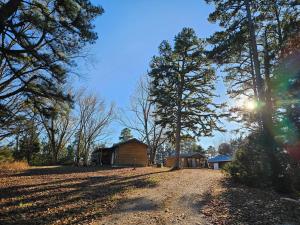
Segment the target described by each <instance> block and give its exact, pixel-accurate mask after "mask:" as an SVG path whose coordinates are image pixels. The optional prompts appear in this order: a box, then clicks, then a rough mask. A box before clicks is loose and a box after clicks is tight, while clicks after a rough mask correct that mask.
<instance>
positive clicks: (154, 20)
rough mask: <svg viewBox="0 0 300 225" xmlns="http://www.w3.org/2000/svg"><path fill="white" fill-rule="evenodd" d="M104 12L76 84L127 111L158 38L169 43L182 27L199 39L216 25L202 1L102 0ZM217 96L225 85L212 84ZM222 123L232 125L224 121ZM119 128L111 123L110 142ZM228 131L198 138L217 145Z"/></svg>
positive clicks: (116, 124) (159, 40) (208, 7)
mask: <svg viewBox="0 0 300 225" xmlns="http://www.w3.org/2000/svg"><path fill="white" fill-rule="evenodd" d="M93 2H94V3H95V4H100V5H101V6H102V7H103V8H104V10H105V13H104V14H103V15H102V16H100V17H98V18H97V19H96V21H95V26H96V27H95V30H96V32H97V33H98V35H99V39H98V40H97V42H96V44H94V45H92V46H90V47H89V48H88V51H89V54H90V56H89V57H88V58H87V60H86V61H87V63H84V64H82V65H81V66H80V69H79V73H81V74H82V76H81V77H80V78H78V79H77V80H76V81H75V83H76V86H82V87H87V88H88V90H89V91H91V92H94V93H96V94H97V95H99V96H101V97H102V98H105V99H106V101H107V102H114V103H115V104H116V105H117V107H120V108H123V109H126V108H128V106H129V102H130V96H131V95H132V94H133V92H134V90H135V88H136V85H137V82H138V80H139V79H140V77H141V76H142V75H144V74H146V72H147V70H148V68H149V62H150V60H151V57H152V56H154V55H155V54H157V49H158V46H159V44H160V43H161V41H162V40H169V41H172V40H173V38H174V36H175V35H176V34H177V33H179V32H180V31H181V29H182V28H183V27H191V28H193V29H194V30H195V31H196V33H197V35H198V36H199V37H201V38H206V37H209V36H210V35H211V34H212V33H213V32H214V31H216V30H217V29H218V26H217V25H215V24H210V23H209V22H208V21H207V18H208V15H209V13H210V12H211V11H212V10H213V7H212V6H210V5H207V4H206V3H205V2H204V0H202V1H201V0H101V1H97V0H94V1H93ZM217 90H218V94H220V95H221V96H222V99H224V96H225V87H224V85H223V84H222V82H219V83H218V84H217ZM226 126H227V127H231V125H230V126H229V125H228V124H227V125H226ZM122 128H123V127H122V126H121V125H119V124H118V123H113V124H112V126H111V137H110V139H109V140H108V141H109V142H111V143H112V142H115V141H117V140H118V136H119V134H120V131H121V129H122ZM230 136H231V135H230V134H229V133H226V134H216V135H215V136H214V137H212V138H202V139H201V141H200V142H201V144H202V145H203V146H204V147H207V146H208V145H218V144H219V143H220V142H223V141H228V140H229V138H230Z"/></svg>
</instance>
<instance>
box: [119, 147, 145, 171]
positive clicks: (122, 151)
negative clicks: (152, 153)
mask: <svg viewBox="0 0 300 225" xmlns="http://www.w3.org/2000/svg"><path fill="white" fill-rule="evenodd" d="M115 152H116V155H115V159H114V165H120V166H121V165H136V166H147V165H148V156H147V146H146V145H144V144H140V143H124V144H121V145H119V146H118V147H117V149H116V151H115Z"/></svg>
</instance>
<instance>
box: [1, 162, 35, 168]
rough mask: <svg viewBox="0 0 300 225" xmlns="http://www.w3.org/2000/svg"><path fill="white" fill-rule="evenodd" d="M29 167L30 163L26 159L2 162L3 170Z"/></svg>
mask: <svg viewBox="0 0 300 225" xmlns="http://www.w3.org/2000/svg"><path fill="white" fill-rule="evenodd" d="M28 168H29V165H28V163H27V162H24V161H13V162H2V163H1V164H0V169H3V170H24V169H28Z"/></svg>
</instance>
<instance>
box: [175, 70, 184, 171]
mask: <svg viewBox="0 0 300 225" xmlns="http://www.w3.org/2000/svg"><path fill="white" fill-rule="evenodd" d="M179 76H180V78H179V79H180V82H179V86H178V96H177V97H178V99H177V115H176V117H177V118H176V136H175V150H176V160H175V165H174V167H173V169H180V143H181V114H182V112H181V110H182V105H181V104H182V102H181V101H182V92H183V82H184V80H183V76H182V75H181V74H180V75H179Z"/></svg>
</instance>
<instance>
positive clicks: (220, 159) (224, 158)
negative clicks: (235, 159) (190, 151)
mask: <svg viewBox="0 0 300 225" xmlns="http://www.w3.org/2000/svg"><path fill="white" fill-rule="evenodd" d="M231 160H232V157H231V156H229V155H217V156H215V157H213V158H210V159H208V162H209V163H214V162H228V161H231Z"/></svg>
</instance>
